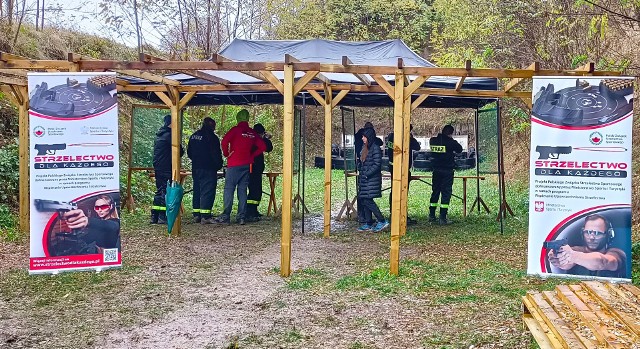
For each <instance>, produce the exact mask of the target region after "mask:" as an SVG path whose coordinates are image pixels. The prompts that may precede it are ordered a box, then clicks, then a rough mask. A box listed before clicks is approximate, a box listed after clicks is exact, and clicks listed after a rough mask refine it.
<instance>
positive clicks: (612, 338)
mask: <svg viewBox="0 0 640 349" xmlns="http://www.w3.org/2000/svg"><path fill="white" fill-rule="evenodd" d="M522 309H523V314H522V319H523V321H524V325H525V328H528V329H529V331H530V332H531V334H532V336H533V338H534V339H535V340H536V342H537V343H538V345H539V346H540V348H541V349H560V348H566V349H580V348H638V347H640V289H639V288H638V287H635V286H633V285H630V284H613V283H603V282H599V281H584V282H582V283H580V284H577V285H558V286H556V288H555V290H554V291H543V292H528V293H527V295H526V296H524V297H522Z"/></svg>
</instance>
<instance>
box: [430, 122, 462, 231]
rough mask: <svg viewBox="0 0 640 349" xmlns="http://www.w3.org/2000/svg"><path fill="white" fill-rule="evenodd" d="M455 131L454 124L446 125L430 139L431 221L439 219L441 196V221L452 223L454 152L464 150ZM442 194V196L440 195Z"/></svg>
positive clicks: (441, 222)
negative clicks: (449, 215) (451, 203)
mask: <svg viewBox="0 0 640 349" xmlns="http://www.w3.org/2000/svg"><path fill="white" fill-rule="evenodd" d="M453 131H454V128H453V126H451V125H446V126H445V127H443V128H442V133H440V134H438V135H437V136H436V137H431V139H430V140H429V147H430V148H431V158H432V160H431V163H432V164H433V177H432V181H433V182H432V185H431V188H432V189H433V192H432V193H431V200H430V201H429V202H430V205H429V222H431V223H435V222H436V221H437V220H436V210H437V209H438V198H440V220H439V223H440V224H442V225H444V224H450V223H451V222H450V221H449V219H448V218H447V213H448V211H449V201H450V200H451V194H452V193H453V169H454V167H455V165H456V163H455V154H454V153H461V152H462V146H461V145H460V143H458V142H457V141H456V140H455V139H453ZM441 194H442V197H440V195H441Z"/></svg>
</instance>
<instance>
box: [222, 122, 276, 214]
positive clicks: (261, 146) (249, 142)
mask: <svg viewBox="0 0 640 349" xmlns="http://www.w3.org/2000/svg"><path fill="white" fill-rule="evenodd" d="M236 121H237V122H238V124H237V125H236V126H234V127H232V128H231V129H230V130H229V132H227V133H226V134H225V135H224V137H222V144H221V145H222V154H223V155H224V156H225V157H226V158H227V172H226V174H225V177H224V178H225V183H224V194H223V198H222V199H223V202H224V211H223V212H222V214H221V215H220V216H219V217H218V218H217V219H216V221H217V222H218V223H230V222H231V209H232V208H233V195H234V194H233V193H234V191H236V188H237V192H238V213H237V215H236V222H238V223H240V224H244V223H245V218H246V217H245V213H246V208H247V207H246V206H247V187H248V186H249V173H250V172H251V167H252V164H253V160H254V158H255V157H256V156H258V155H260V154H262V153H263V152H264V151H265V150H266V149H267V146H266V145H265V143H264V141H263V140H262V137H261V136H260V135H259V134H258V133H256V131H254V130H253V129H252V128H251V127H249V111H247V110H246V109H242V110H240V111H239V112H238V113H237V114H236Z"/></svg>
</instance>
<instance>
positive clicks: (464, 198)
mask: <svg viewBox="0 0 640 349" xmlns="http://www.w3.org/2000/svg"><path fill="white" fill-rule="evenodd" d="M346 175H347V177H357V176H358V173H357V172H347V173H346ZM432 177H433V175H411V177H410V178H409V181H419V182H422V183H425V184H427V185H429V186H431V183H429V182H427V181H425V179H431V178H432ZM382 178H391V174H390V173H383V174H382ZM453 178H454V179H456V178H458V179H462V197H459V196H457V195H455V194H452V195H451V196H453V197H455V198H457V199H460V200H462V215H463V217H466V216H467V180H469V179H479V180H482V181H483V180H484V179H485V177H483V176H453ZM390 189H391V187H388V188H385V189H383V190H382V191H386V190H390ZM478 199H479V198H476V201H480V202H482V203H483V204H484V202H483V201H482V199H479V200H478ZM356 200H357V195H356V196H355V197H354V198H353V200H352V201H351V202H348V201H349V200H347V202H345V203H344V204H343V209H342V210H340V214H339V215H338V219H339V218H341V216H342V211H344V210H345V209H346V214H347V215H349V214H350V212H349V211H350V210H354V211H355V209H354V208H353V205H354V204H355V203H356ZM479 205H480V204H478V206H479ZM345 206H346V208H345ZM474 206H475V203H474ZM485 209H486V210H487V212H489V208H488V207H486V205H485Z"/></svg>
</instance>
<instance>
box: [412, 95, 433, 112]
mask: <svg viewBox="0 0 640 349" xmlns="http://www.w3.org/2000/svg"><path fill="white" fill-rule="evenodd" d="M427 98H429V95H428V94H424V95H420V96H418V98H416V100H415V101H413V103H411V110H412V111H413V110H416V108H418V107H419V106H420V104H422V102H424V101H425V100H426V99H427Z"/></svg>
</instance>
